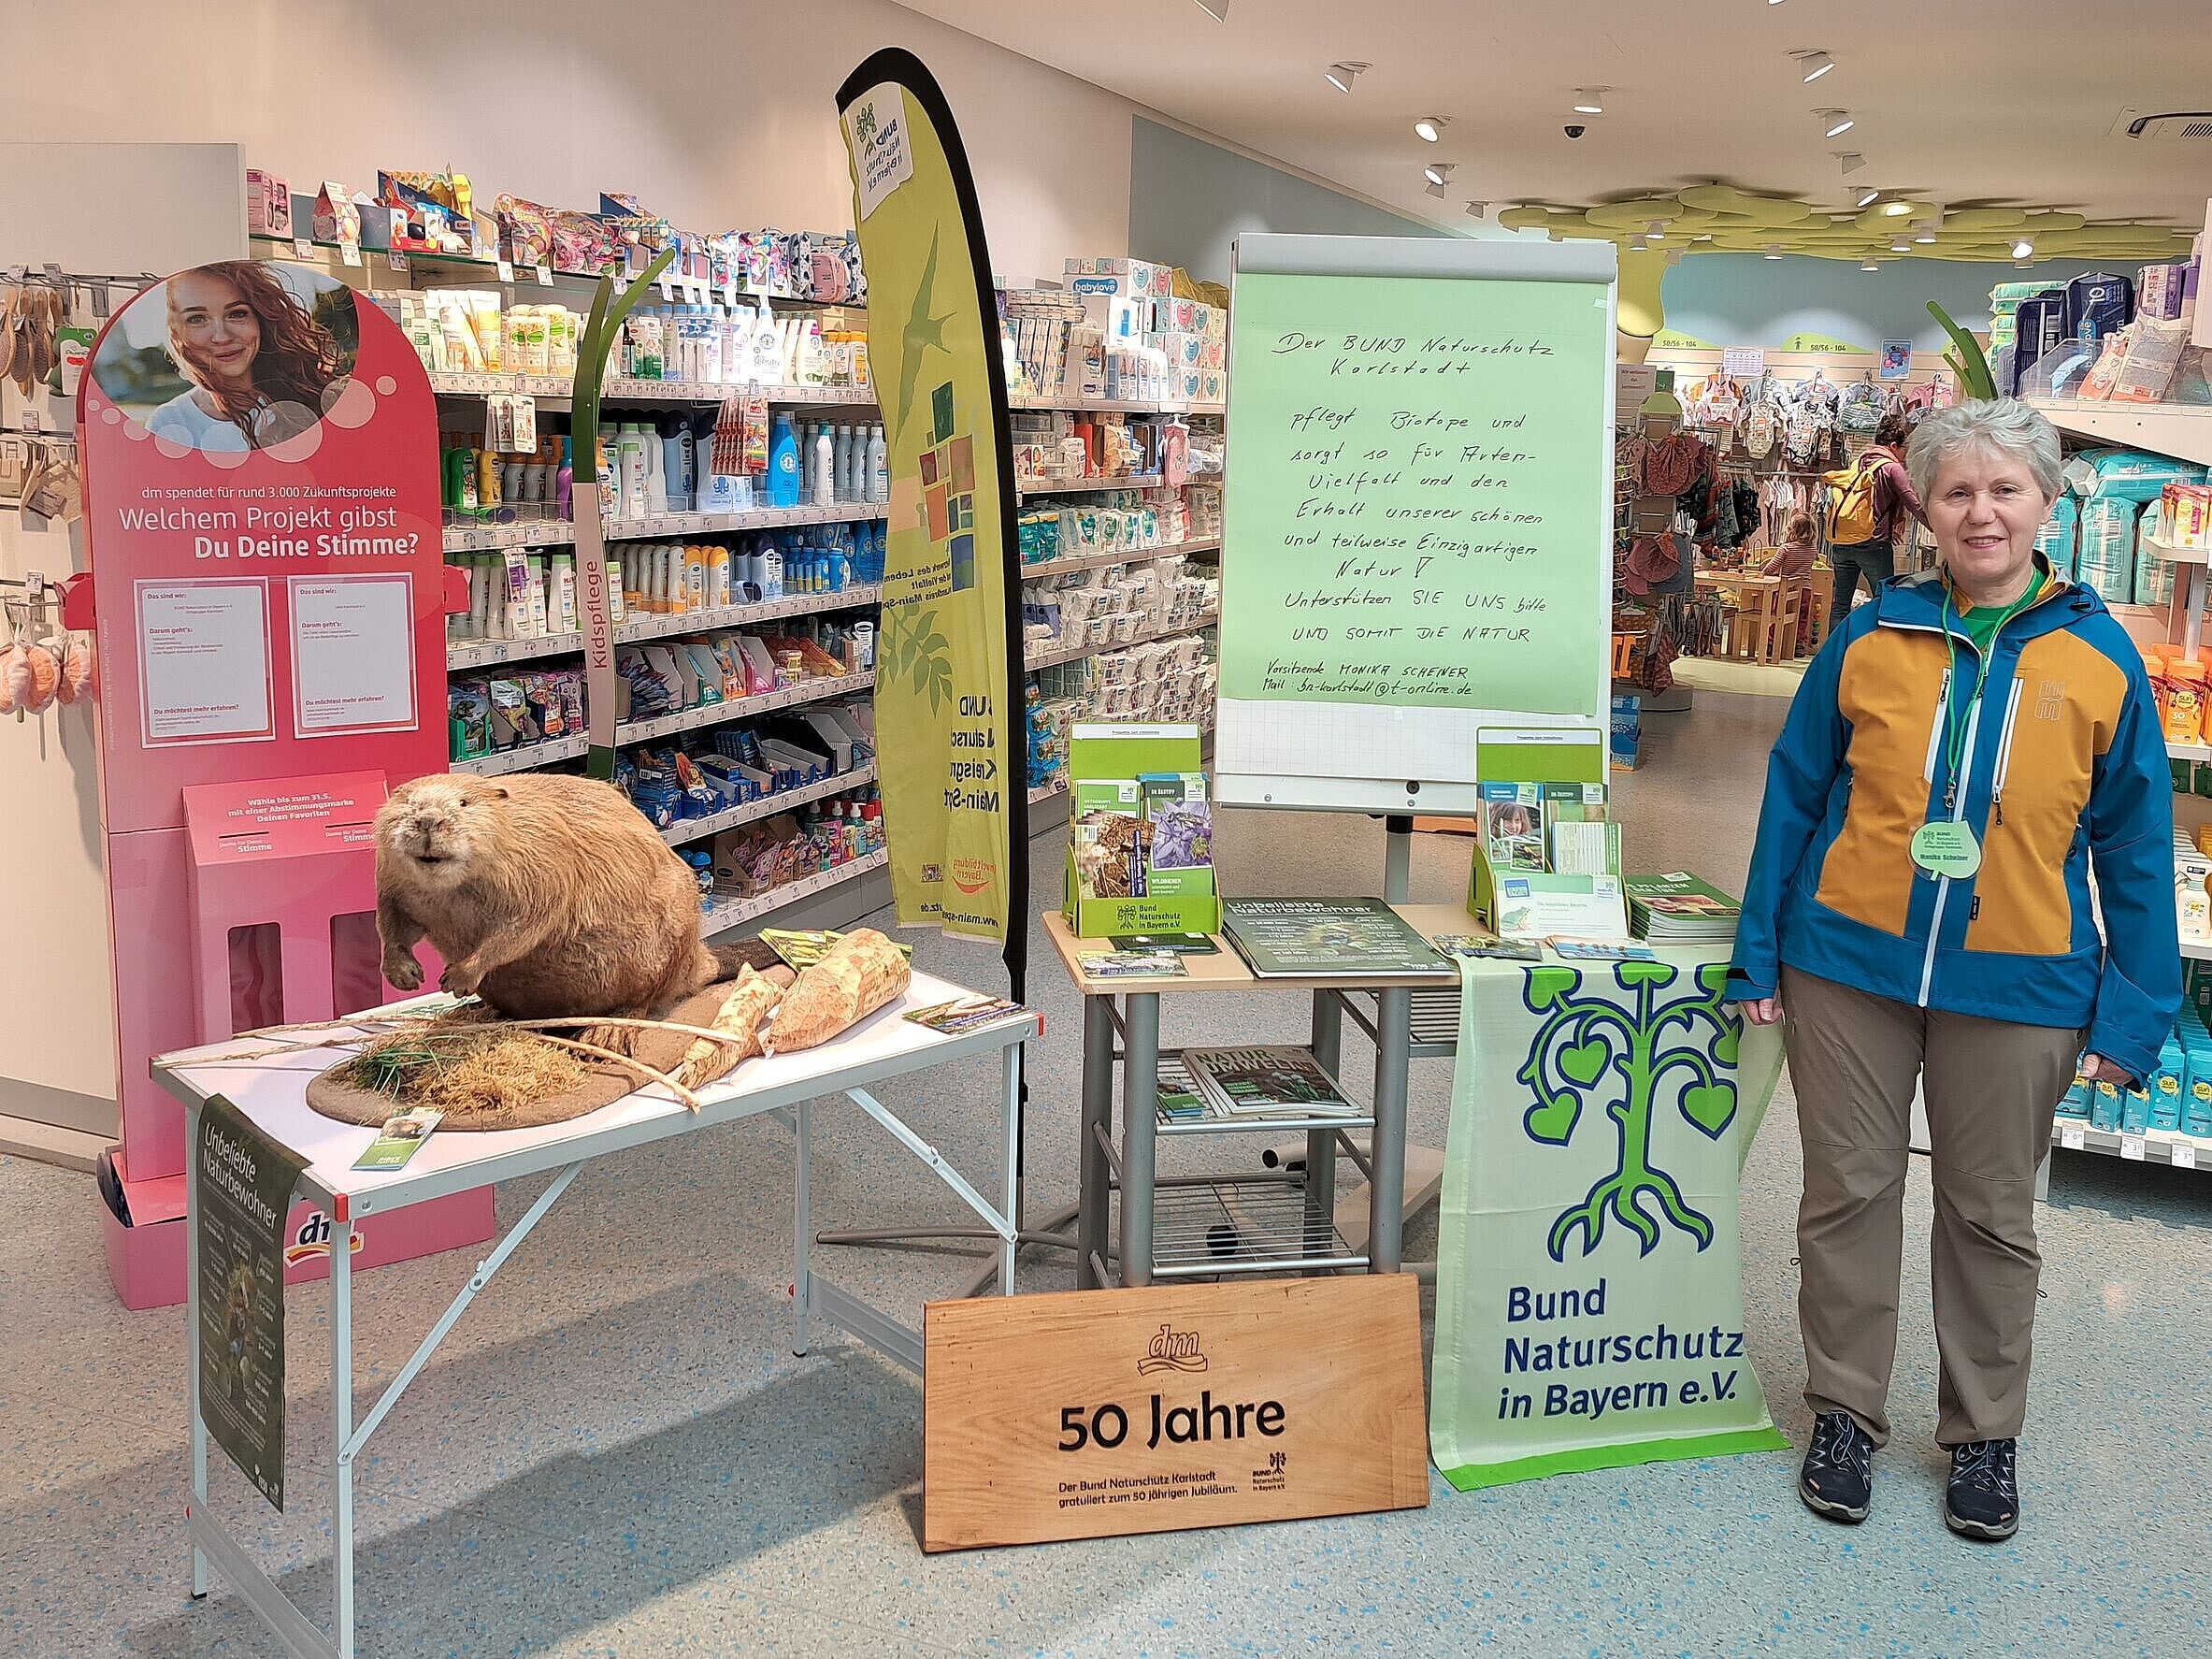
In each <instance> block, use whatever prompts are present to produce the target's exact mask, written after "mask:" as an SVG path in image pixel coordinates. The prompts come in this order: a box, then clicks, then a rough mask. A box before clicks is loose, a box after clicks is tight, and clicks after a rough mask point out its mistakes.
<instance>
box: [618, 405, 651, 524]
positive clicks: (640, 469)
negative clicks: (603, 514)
mask: <svg viewBox="0 0 2212 1659" xmlns="http://www.w3.org/2000/svg"><path fill="white" fill-rule="evenodd" d="M616 441H617V444H618V446H619V453H620V459H621V466H622V512H621V516H622V517H624V518H643V517H644V516H645V428H644V427H642V426H625V427H624V428H623V429H622V432H621V435H620V436H619V438H618V439H617V440H616Z"/></svg>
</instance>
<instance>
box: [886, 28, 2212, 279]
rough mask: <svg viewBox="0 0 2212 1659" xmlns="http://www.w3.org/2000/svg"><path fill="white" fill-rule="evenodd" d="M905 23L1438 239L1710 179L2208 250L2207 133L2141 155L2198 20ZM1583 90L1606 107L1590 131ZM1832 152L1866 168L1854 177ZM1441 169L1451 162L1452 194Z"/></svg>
mask: <svg viewBox="0 0 2212 1659" xmlns="http://www.w3.org/2000/svg"><path fill="white" fill-rule="evenodd" d="M905 4H907V5H909V6H910V7H912V9H914V10H917V11H922V12H926V13H927V14H929V15H930V16H932V17H935V18H937V19H939V20H941V21H942V22H947V23H950V24H952V25H954V26H955V27H956V28H960V29H964V30H967V31H968V32H970V33H971V34H973V35H976V36H981V37H982V38H984V39H986V40H989V41H992V42H994V43H996V44H998V45H1000V46H1003V47H1006V48H1008V49H1010V50H1014V51H1018V52H1021V53H1023V54H1024V55H1026V56H1027V57H1031V58H1034V59H1037V60H1038V61H1040V62H1041V63H1045V64H1049V65H1053V66H1054V67H1056V68H1058V69H1062V70H1065V71H1066V72H1067V73H1069V74H1070V75H1074V76H1078V77H1080V78H1082V79H1085V80H1089V81H1092V82H1094V83H1096V84H1098V85H1099V86H1103V87H1106V88H1108V89H1110V90H1112V91H1113V92H1116V93H1119V94H1122V95H1123V96H1124V97H1127V98H1129V99H1131V100H1132V101H1134V102H1136V103H1139V104H1142V105H1145V106H1148V107H1150V108H1154V109H1156V110H1158V111H1160V112H1161V113H1162V114H1164V115H1167V116H1169V117H1171V118H1172V119H1173V120H1175V121H1177V122H1180V123H1184V124H1185V125H1187V126H1190V127H1193V128H1196V129H1198V130H1199V131H1202V132H1206V133H1211V134H1214V135H1215V136H1217V137H1223V138H1226V139H1228V140H1229V141H1231V142H1232V143H1235V144H1238V145H1242V146H1243V147H1245V148H1247V149H1249V150H1252V151H1257V152H1258V153H1260V154H1262V155H1266V156H1271V157H1274V158H1276V159H1278V160H1281V161H1284V162H1287V163H1289V164H1290V165H1291V166H1294V167H1297V168H1299V169H1301V170H1302V171H1304V172H1307V173H1310V174H1312V175H1314V176H1315V177H1317V178H1319V179H1322V180H1328V181H1329V182H1332V183H1335V184H1339V185H1342V186H1343V187H1345V188H1347V189H1349V190H1352V191H1354V192H1356V193H1357V194H1359V195H1364V196H1367V197H1369V198H1371V199H1372V200H1374V201H1376V202H1379V203H1382V204H1384V205H1386V206H1387V207H1390V208H1392V209H1397V210H1398V211H1400V212H1403V213H1406V214H1408V215H1410V216H1413V217H1415V218H1420V219H1425V220H1428V221H1429V222H1431V223H1434V224H1442V225H1446V226H1453V227H1463V226H1465V225H1466V224H1468V220H1467V218H1466V216H1465V214H1466V207H1467V203H1468V202H1469V201H1470V200H1479V201H1484V202H1487V203H1489V204H1491V208H1490V218H1491V222H1493V223H1495V219H1496V213H1497V209H1498V206H1499V205H1500V204H1508V205H1519V204H1548V205H1552V206H1571V207H1587V206H1590V205H1593V204H1596V203H1602V202H1607V201H1619V200H1622V199H1624V198H1629V197H1641V196H1659V195H1670V194H1672V193H1673V192H1674V191H1676V190H1678V189H1680V188H1682V187H1684V186H1692V185H1698V184H1704V183H1709V182H1715V181H1717V182H1720V183H1723V184H1727V185H1731V186H1734V187H1736V188H1738V189H1741V190H1745V191H1749V192H1754V193H1758V194H1760V195H1779V196H1795V197H1799V198H1801V199H1803V201H1805V202H1808V203H1811V204H1812V205H1813V206H1814V207H1815V208H1817V209H1821V210H1822V211H1823V213H1827V212H1834V213H1842V212H1846V211H1849V210H1851V209H1853V208H1854V206H1855V205H1856V204H1857V202H1858V200H1859V198H1860V195H1863V194H1864V193H1865V192H1866V191H1868V190H1874V189H1880V190H1883V191H1885V192H1888V191H1895V192H1900V193H1903V195H1905V196H1906V197H1907V198H1909V199H1912V200H1915V201H1918V202H1932V203H1941V204H1945V205H1947V206H1949V207H1961V206H1989V205H2003V206H2020V207H2025V208H2030V209H2065V210H2070V211H2072V212H2075V213H2079V214H2086V215H2087V216H2088V217H2089V218H2090V220H2091V221H2095V222H2111V221H2119V220H2137V219H2140V220H2145V221H2148V222H2151V223H2156V224H2170V225H2176V226H2185V227H2189V228H2190V229H2193V228H2195V227H2197V226H2199V225H2201V224H2203V223H2204V221H2205V199H2206V196H2207V195H2212V137H2207V138H2199V139H2193V140H2172V141H2164V142H2158V141H2146V140H2143V139H2135V138H2130V137H2128V136H2127V127H2128V123H2129V122H2130V121H2132V120H2133V119H2134V118H2135V117H2136V116H2137V115H2149V114H2157V113H2162V112H2166V111H2177V110H2201V109H2207V108H2212V26H2207V0H2131V3H2130V4H2129V5H2127V6H2125V7H2093V6H2085V5H2081V4H2079V0H1848V3H1846V0H1781V3H1780V4H1770V3H1769V0H1554V3H1553V4H1551V5H1547V6H1529V5H1526V4H1517V5H1504V4H1498V3H1496V0H1367V3H1366V4H1364V5H1346V4H1344V0H1229V3H1228V17H1227V20H1226V22H1215V21H1214V19H1213V18H1212V17H1211V16H1209V15H1208V9H1209V8H1210V7H1214V6H1217V5H1218V0H1208V6H1207V7H1201V6H1200V5H1199V4H1197V3H1195V0H1116V4H1114V5H1113V6H1112V7H1108V8H1106V9H1104V10H1099V11H1090V10H1086V9H1070V8H1069V7H1057V6H1039V5H1038V4H1036V0H905ZM2121 16H2124V17H2125V18H2126V20H2127V26H2126V27H2125V28H2124V29H2122V28H2120V27H2119V26H2117V20H2118V19H2119V17H2121ZM2106 19H2113V20H2115V23H2114V24H2113V25H2111V26H2107V25H2106V24H2105V22H2104V20H2106ZM1809 50H1825V51H1827V52H1828V53H1829V54H1830V55H1831V56H1832V57H1833V59H1834V60H1835V67H1834V68H1833V69H1832V70H1831V71H1829V72H1828V73H1825V74H1823V75H1822V76H1821V77H1820V78H1819V79H1817V81H1815V82H1813V83H1812V84H1810V85H1807V84H1804V83H1803V79H1802V76H1803V68H1802V67H1801V65H1800V64H1799V63H1798V62H1796V61H1795V60H1793V59H1792V58H1791V56H1790V55H1789V54H1790V53H1792V52H1793V51H1809ZM1337 61H1354V62H1361V63H1365V64H1368V65H1372V66H1371V67H1369V68H1368V69H1366V70H1365V71H1364V72H1363V73H1361V74H1360V75H1359V76H1358V77H1357V79H1354V81H1353V83H1352V91H1351V92H1350V94H1343V93H1340V92H1338V91H1336V90H1335V89H1334V88H1333V87H1331V86H1330V85H1329V83H1328V82H1327V80H1325V79H1324V78H1323V77H1324V72H1325V71H1326V70H1327V69H1328V68H1329V65H1331V64H1332V63H1334V62H1337ZM1592 87H1602V88H1604V89H1607V90H1606V91H1604V93H1603V94H1602V96H1601V97H1600V98H1599V99H1598V100H1596V101H1597V102H1600V103H1602V105H1603V113H1602V114H1597V115H1585V114H1576V113H1574V112H1573V105H1574V104H1575V103H1576V102H1578V101H1582V100H1578V99H1577V98H1576V97H1575V95H1574V94H1575V93H1576V90H1577V89H1579V88H1592ZM1831 109H1841V110H1844V111H1846V112H1847V113H1848V115H1849V117H1850V118H1851V119H1852V121H1853V122H1854V123H1855V124H1854V125H1853V127H1852V128H1851V130H1849V131H1848V132H1847V133H1845V134H1843V135H1842V136H1840V137H1832V138H1831V137H1827V136H1826V129H1827V128H1828V127H1829V126H1831V125H1833V124H1835V120H1836V119H1837V118H1832V117H1831V118H1817V117H1816V115H1815V114H1814V111H1816V110H1831ZM1430 115H1441V116H1444V117H1447V118H1449V124H1448V125H1447V126H1445V127H1444V131H1443V135H1442V140H1441V142H1438V143H1435V144H1429V143H1426V142H1424V141H1423V140H1422V139H1421V138H1419V137H1416V136H1415V131H1414V124H1413V123H1415V120H1416V119H1418V118H1420V117H1423V116H1430ZM1568 123H1579V124H1582V125H1584V126H1586V127H1587V129H1588V130H1587V133H1586V135H1585V136H1584V137H1582V138H1580V139H1578V140H1571V139H1569V138H1567V137H1565V135H1564V133H1563V132H1562V128H1563V127H1565V126H1566V125H1567V124H1568ZM1837 151H1852V152H1856V153H1857V154H1859V155H1860V156H1862V157H1863V158H1864V166H1862V167H1861V168H1860V169H1858V170H1857V171H1854V172H1853V173H1851V174H1850V175H1849V176H1848V177H1846V175H1845V174H1844V173H1843V172H1842V170H1841V164H1840V163H1839V162H1838V161H1837V160H1836V159H1835V154H1836V152H1837ZM1435 162H1448V163H1451V164H1453V166H1452V171H1451V174H1450V177H1449V180H1448V184H1447V186H1446V195H1445V196H1444V199H1443V200H1439V199H1438V198H1437V197H1435V196H1434V195H1429V194H1428V193H1427V188H1426V183H1425V180H1423V178H1422V175H1421V169H1422V167H1423V166H1424V165H1425V164H1429V163H1435ZM1919 251H1920V252H1928V253H1933V252H1938V250H1935V249H1922V250H1919ZM1946 251H1947V250H1946ZM1960 252H1964V250H1960ZM1985 252H1986V251H1985Z"/></svg>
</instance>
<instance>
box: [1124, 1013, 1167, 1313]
mask: <svg viewBox="0 0 2212 1659" xmlns="http://www.w3.org/2000/svg"><path fill="white" fill-rule="evenodd" d="M1159 1080H1160V1000H1159V994H1158V993H1157V992H1149V993H1147V992H1135V991H1133V992H1131V993H1130V994H1129V996H1128V998H1127V999H1126V1000H1125V1001H1124V1003H1123V1004H1122V1043H1121V1119H1122V1122H1121V1133H1122V1143H1121V1279H1122V1283H1124V1284H1125V1285H1148V1284H1150V1283H1151V1282H1152V1175H1153V1151H1154V1147H1155V1140H1154V1132H1155V1131H1156V1129H1157V1127H1158V1121H1157V1114H1158V1110H1159Z"/></svg>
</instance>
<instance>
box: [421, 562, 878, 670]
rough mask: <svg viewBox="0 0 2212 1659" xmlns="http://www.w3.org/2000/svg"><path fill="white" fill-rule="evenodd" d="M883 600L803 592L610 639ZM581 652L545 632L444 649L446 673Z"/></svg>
mask: <svg viewBox="0 0 2212 1659" xmlns="http://www.w3.org/2000/svg"><path fill="white" fill-rule="evenodd" d="M882 599H883V589H882V588H881V587H880V586H878V585H877V584H874V583H872V582H871V583H868V584H863V585H861V586H858V587H847V588H842V589H840V591H838V592H836V593H802V594H795V595H792V596H790V597H789V598H786V599H762V600H761V601H759V602H758V603H757V604H750V605H716V606H714V607H712V608H711V609H709V610H705V611H685V612H683V613H681V614H678V615H673V616H650V615H639V616H632V617H630V618H628V619H627V620H625V621H623V622H619V623H617V624H615V628H614V638H615V640H616V642H618V643H624V644H627V643H629V642H633V641H637V640H658V639H665V638H667V637H668V635H670V634H696V633H700V632H703V631H705V630H706V629H708V628H741V627H743V626H744V625H746V624H747V623H753V622H774V621H775V620H777V619H778V618H779V617H783V616H813V615H819V614H820V613H823V612H825V611H852V610H858V609H859V608H860V607H862V606H864V605H873V604H876V603H878V602H880V601H881V600H882ZM582 649H583V636H582V634H581V633H568V634H544V635H540V636H539V638H537V639H531V640H468V641H457V642H453V643H452V644H449V645H448V646H447V647H446V648H445V662H446V667H447V668H448V669H449V670H451V669H478V668H488V667H491V666H492V665H494V664H496V663H502V662H526V661H528V660H530V659H531V658H533V657H539V656H564V655H566V654H567V653H568V652H571V651H581V650H582Z"/></svg>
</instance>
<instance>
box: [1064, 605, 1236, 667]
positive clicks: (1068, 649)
mask: <svg viewBox="0 0 2212 1659" xmlns="http://www.w3.org/2000/svg"><path fill="white" fill-rule="evenodd" d="M1220 615H1221V613H1219V612H1218V611H1209V612H1207V613H1205V615H1203V616H1201V617H1199V619H1198V620H1197V621H1195V622H1184V623H1178V624H1176V626H1174V627H1173V628H1155V629H1154V630H1153V631H1152V632H1150V633H1144V634H1139V635H1138V636H1137V637H1136V638H1135V639H1133V640H1112V641H1106V642H1100V643H1099V644H1096V645H1091V644H1080V645H1055V646H1054V647H1053V648H1052V649H1051V650H1049V651H1037V652H1024V653H1023V654H1022V667H1023V669H1024V670H1025V671H1028V672H1032V673H1033V672H1035V671H1037V670H1039V669H1049V668H1053V667H1055V666H1056V665H1057V664H1060V663H1063V662H1073V661H1075V660H1076V658H1078V657H1082V656H1099V655H1101V654H1102V653H1104V652H1108V651H1127V650H1128V649H1129V648H1130V647H1131V646H1132V645H1144V644H1149V643H1150V642H1153V641H1154V640H1172V639H1174V638H1176V637H1177V636H1179V635H1182V634H1195V633H1197V632H1198V631H1199V629H1200V628H1212V627H1213V626H1214V623H1215V622H1216V621H1218V620H1219V619H1220Z"/></svg>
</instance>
